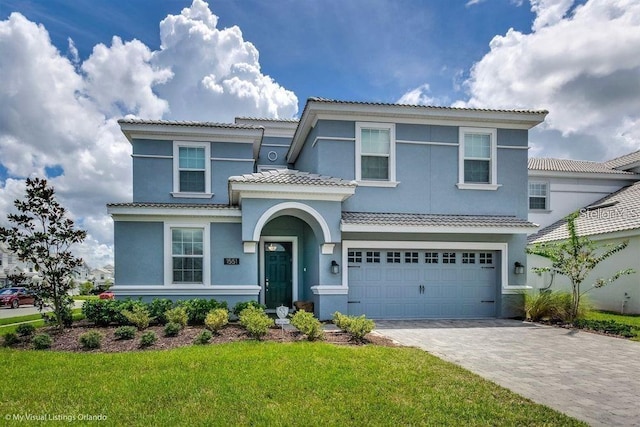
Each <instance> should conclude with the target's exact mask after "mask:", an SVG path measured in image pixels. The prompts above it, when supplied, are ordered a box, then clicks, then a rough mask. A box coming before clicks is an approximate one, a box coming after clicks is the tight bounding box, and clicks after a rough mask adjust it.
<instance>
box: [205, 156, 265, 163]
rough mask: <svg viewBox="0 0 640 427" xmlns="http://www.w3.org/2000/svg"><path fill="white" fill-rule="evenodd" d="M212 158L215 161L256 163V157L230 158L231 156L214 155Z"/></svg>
mask: <svg viewBox="0 0 640 427" xmlns="http://www.w3.org/2000/svg"><path fill="white" fill-rule="evenodd" d="M211 160H213V161H215V162H251V163H255V160H254V159H239V158H236V159H234V158H230V157H212V158H211Z"/></svg>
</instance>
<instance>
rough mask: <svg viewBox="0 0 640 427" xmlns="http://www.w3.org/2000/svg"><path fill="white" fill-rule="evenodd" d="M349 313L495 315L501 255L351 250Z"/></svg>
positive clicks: (374, 315) (388, 316)
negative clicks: (498, 256) (499, 257)
mask: <svg viewBox="0 0 640 427" xmlns="http://www.w3.org/2000/svg"><path fill="white" fill-rule="evenodd" d="M348 269H349V271H348V280H349V300H348V301H349V314H354V315H360V314H366V315H367V317H371V318H378V319H385V318H386V319H401V318H441V319H445V318H484V317H495V315H496V305H497V304H496V300H497V294H498V287H497V285H496V283H497V278H498V277H499V273H498V270H499V267H498V259H497V253H496V252H495V251H478V250H446V249H445V250H428V249H427V250H404V249H403V250H396V249H351V250H349V251H348Z"/></svg>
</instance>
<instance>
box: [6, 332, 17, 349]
mask: <svg viewBox="0 0 640 427" xmlns="http://www.w3.org/2000/svg"><path fill="white" fill-rule="evenodd" d="M2 338H3V339H4V342H3V345H4V346H5V347H11V346H12V345H16V344H18V343H19V342H20V338H18V334H16V333H15V332H7V333H5V334H4V335H2Z"/></svg>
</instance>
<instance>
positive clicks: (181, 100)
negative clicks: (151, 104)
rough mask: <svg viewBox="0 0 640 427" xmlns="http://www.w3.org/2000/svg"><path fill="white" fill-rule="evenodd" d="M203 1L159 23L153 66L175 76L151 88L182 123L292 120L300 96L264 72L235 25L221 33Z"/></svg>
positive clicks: (255, 52) (251, 45) (170, 114)
mask: <svg viewBox="0 0 640 427" xmlns="http://www.w3.org/2000/svg"><path fill="white" fill-rule="evenodd" d="M217 25H218V17H217V16H216V15H214V14H213V13H212V12H211V10H209V7H208V5H207V3H205V2H204V1H202V0H194V1H193V3H192V5H191V7H189V8H185V9H183V10H182V12H181V14H180V15H169V16H167V17H166V18H165V19H164V20H162V22H161V23H160V41H161V45H160V50H159V51H157V52H154V53H153V58H152V59H151V63H152V64H154V65H155V66H157V67H159V68H169V69H171V70H172V72H173V74H174V76H173V78H172V79H171V80H169V81H168V82H167V83H165V84H163V85H158V86H157V87H156V88H155V90H156V91H157V93H158V94H159V95H160V96H161V97H162V98H164V99H166V100H167V101H169V105H170V109H171V111H170V113H169V116H170V117H171V118H174V119H181V120H203V121H232V120H233V118H234V117H235V116H239V115H242V116H246V115H249V114H251V115H255V116H260V117H276V118H291V117H293V116H294V115H295V114H296V113H297V111H298V98H297V97H296V96H295V94H294V93H293V92H291V91H289V90H286V89H284V88H283V87H282V86H280V85H279V84H278V83H276V82H275V81H274V80H273V79H272V78H271V77H269V76H267V75H264V74H262V72H261V69H260V63H259V54H258V50H257V49H256V48H255V46H254V45H253V44H251V43H250V42H248V41H245V40H244V38H243V36H242V31H240V28H238V27H237V26H233V27H230V28H224V29H219V28H217Z"/></svg>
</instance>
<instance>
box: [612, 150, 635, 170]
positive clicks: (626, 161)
mask: <svg viewBox="0 0 640 427" xmlns="http://www.w3.org/2000/svg"><path fill="white" fill-rule="evenodd" d="M604 165H606V166H607V167H610V168H614V169H622V170H625V169H631V168H634V167H638V166H640V150H638V151H634V152H633V153H629V154H625V155H624V156H620V157H616V158H615V159H611V160H609V161H607V162H604Z"/></svg>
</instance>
